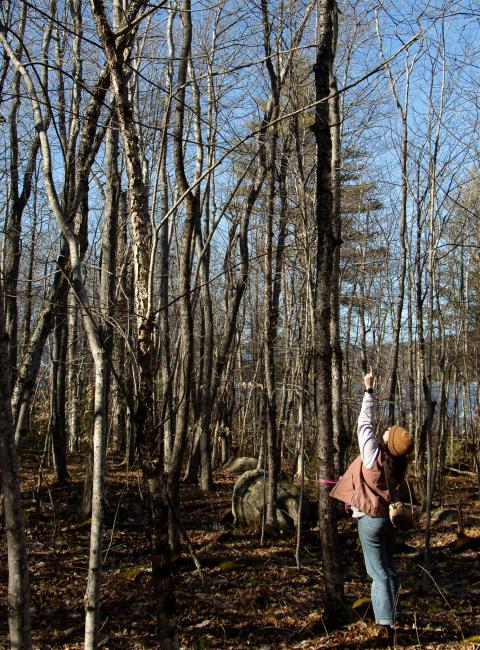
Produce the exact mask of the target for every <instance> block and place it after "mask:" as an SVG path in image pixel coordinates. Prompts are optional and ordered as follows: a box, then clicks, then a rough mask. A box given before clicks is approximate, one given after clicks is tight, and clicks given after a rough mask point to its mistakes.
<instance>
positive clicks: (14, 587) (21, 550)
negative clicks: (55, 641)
mask: <svg viewBox="0 0 480 650" xmlns="http://www.w3.org/2000/svg"><path fill="white" fill-rule="evenodd" d="M3 298H4V296H3V287H2V284H1V283H0V465H1V468H2V472H1V473H2V494H3V508H4V513H5V515H4V516H5V530H6V533H7V555H8V595H7V611H8V626H9V631H10V644H11V647H12V648H17V649H18V650H29V649H30V648H31V647H32V639H31V634H30V607H29V605H30V586H29V577H28V565H27V553H26V549H25V535H24V528H23V520H22V507H21V504H22V498H21V494H20V483H19V479H18V468H17V453H16V449H15V435H14V428H13V419H12V410H11V404H10V398H11V391H10V374H9V372H8V365H9V363H8V359H9V350H8V337H7V335H6V332H5V318H4V313H3Z"/></svg>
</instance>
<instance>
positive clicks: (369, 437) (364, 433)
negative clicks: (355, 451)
mask: <svg viewBox="0 0 480 650" xmlns="http://www.w3.org/2000/svg"><path fill="white" fill-rule="evenodd" d="M363 381H364V384H365V395H364V398H363V403H362V409H361V411H360V415H359V418H358V427H357V433H358V446H359V448H360V455H359V456H358V458H356V459H355V460H354V461H353V463H352V464H351V465H350V467H349V468H348V469H347V471H346V472H345V474H344V475H343V476H342V478H341V479H340V481H339V482H338V483H337V485H336V486H335V487H334V489H333V490H332V491H331V493H330V495H331V496H332V497H334V498H335V499H339V500H340V501H343V502H344V503H346V504H348V505H349V506H350V507H351V509H352V512H353V517H354V518H355V519H357V520H358V534H359V537H360V542H361V544H362V550H363V557H364V560H365V567H366V569H367V573H368V575H369V576H370V578H371V580H372V589H371V598H372V607H373V612H374V615H375V622H376V623H377V625H381V626H386V627H390V626H391V625H393V623H394V620H395V610H396V604H397V597H398V586H399V582H398V576H397V573H396V571H395V568H394V564H393V552H394V545H395V528H394V527H393V525H392V523H391V521H390V518H389V516H388V505H389V502H390V494H389V492H390V491H392V490H395V489H396V488H397V487H398V485H399V483H400V482H401V481H402V480H403V478H404V477H405V472H406V469H407V463H408V458H407V455H408V454H409V453H410V451H411V450H412V448H413V438H412V436H411V434H410V433H409V432H408V431H406V430H405V429H403V428H402V427H399V426H395V427H390V429H388V431H386V432H385V433H384V434H383V439H381V440H378V439H377V438H376V437H375V434H374V426H373V420H374V412H375V400H374V396H373V381H374V376H373V372H372V368H370V369H369V372H368V373H367V374H366V375H365V377H364V378H363ZM385 474H387V476H385ZM387 484H388V487H387ZM389 488H390V489H389Z"/></svg>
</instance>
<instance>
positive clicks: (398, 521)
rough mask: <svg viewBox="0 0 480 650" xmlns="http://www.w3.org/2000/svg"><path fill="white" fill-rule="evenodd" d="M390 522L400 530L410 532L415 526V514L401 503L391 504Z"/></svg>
mask: <svg viewBox="0 0 480 650" xmlns="http://www.w3.org/2000/svg"><path fill="white" fill-rule="evenodd" d="M388 514H389V517H390V521H391V522H392V524H393V525H394V527H395V528H398V529H399V530H410V529H411V528H412V526H413V513H412V510H411V508H410V507H409V506H408V505H407V504H405V503H402V502H401V501H396V502H395V503H391V504H390V505H389V507H388Z"/></svg>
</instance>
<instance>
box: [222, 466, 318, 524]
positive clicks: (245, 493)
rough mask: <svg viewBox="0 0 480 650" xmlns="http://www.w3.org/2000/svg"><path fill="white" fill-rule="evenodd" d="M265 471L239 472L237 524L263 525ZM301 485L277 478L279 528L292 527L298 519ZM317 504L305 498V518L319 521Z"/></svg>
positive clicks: (234, 504)
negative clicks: (240, 474)
mask: <svg viewBox="0 0 480 650" xmlns="http://www.w3.org/2000/svg"><path fill="white" fill-rule="evenodd" d="M263 493H264V471H263V470H262V469H254V470H251V471H248V472H245V473H244V474H242V476H240V477H239V478H238V479H237V481H236V483H235V485H234V488H233V497H232V512H233V517H234V522H235V525H236V526H240V527H242V526H243V527H246V528H257V529H258V528H260V527H261V525H262V513H263V498H264V495H263ZM299 501H300V488H299V487H297V486H296V485H293V484H292V483H289V482H288V481H284V480H280V481H279V482H278V493H277V521H278V526H279V528H280V530H288V529H292V528H294V527H295V526H296V524H297V520H298V506H299ZM316 519H317V513H316V507H315V505H314V504H312V503H311V502H310V501H308V500H307V499H306V498H305V496H304V498H303V507H302V522H303V523H305V524H307V525H314V524H315V523H316Z"/></svg>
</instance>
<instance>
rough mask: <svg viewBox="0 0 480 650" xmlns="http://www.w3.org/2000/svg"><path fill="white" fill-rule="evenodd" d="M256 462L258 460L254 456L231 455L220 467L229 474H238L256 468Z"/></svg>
mask: <svg viewBox="0 0 480 650" xmlns="http://www.w3.org/2000/svg"><path fill="white" fill-rule="evenodd" d="M257 463H258V460H257V459H256V458H250V457H249V456H240V457H239V458H235V457H234V456H232V458H229V459H228V460H227V462H226V463H225V465H224V466H223V468H222V469H223V470H224V471H225V472H228V473H229V474H234V475H235V476H240V475H241V474H244V473H245V472H249V471H250V470H253V469H257Z"/></svg>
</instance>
